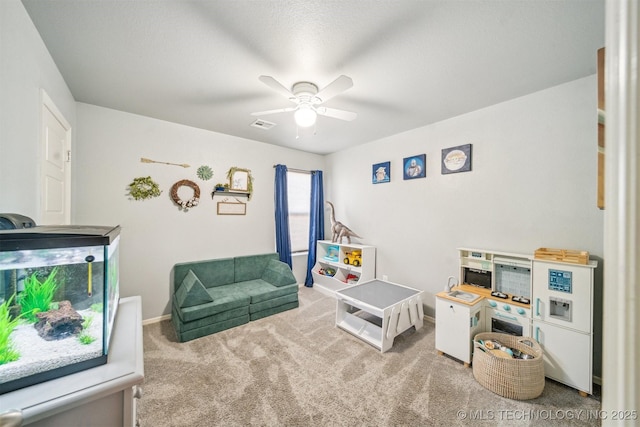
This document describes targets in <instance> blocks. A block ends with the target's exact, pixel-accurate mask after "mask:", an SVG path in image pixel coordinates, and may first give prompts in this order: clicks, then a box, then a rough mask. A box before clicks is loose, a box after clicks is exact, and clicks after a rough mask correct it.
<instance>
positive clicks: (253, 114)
mask: <svg viewBox="0 0 640 427" xmlns="http://www.w3.org/2000/svg"><path fill="white" fill-rule="evenodd" d="M294 110H297V107H287V108H278V109H277V110H267V111H258V112H255V113H251V115H252V116H266V115H267V114H275V113H288V112H289V111H294Z"/></svg>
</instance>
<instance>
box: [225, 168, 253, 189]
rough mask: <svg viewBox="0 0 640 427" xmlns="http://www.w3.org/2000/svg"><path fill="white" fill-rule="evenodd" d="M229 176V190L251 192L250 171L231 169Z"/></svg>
mask: <svg viewBox="0 0 640 427" xmlns="http://www.w3.org/2000/svg"><path fill="white" fill-rule="evenodd" d="M227 176H228V177H229V190H231V191H251V188H250V187H251V171H249V170H248V169H240V168H231V169H229V172H228V173H227Z"/></svg>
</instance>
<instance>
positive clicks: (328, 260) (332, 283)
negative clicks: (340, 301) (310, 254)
mask: <svg viewBox="0 0 640 427" xmlns="http://www.w3.org/2000/svg"><path fill="white" fill-rule="evenodd" d="M311 273H312V275H313V283H314V286H315V287H316V288H317V289H318V290H319V291H321V292H323V293H325V294H327V295H330V296H334V297H335V292H336V291H338V290H341V289H345V288H347V287H349V286H350V285H357V284H359V283H363V282H367V281H369V280H373V279H375V277H376V248H375V247H373V246H368V245H359V244H356V243H336V242H331V241H330V240H319V241H318V244H317V250H316V264H315V265H314V267H313V270H312V271H311Z"/></svg>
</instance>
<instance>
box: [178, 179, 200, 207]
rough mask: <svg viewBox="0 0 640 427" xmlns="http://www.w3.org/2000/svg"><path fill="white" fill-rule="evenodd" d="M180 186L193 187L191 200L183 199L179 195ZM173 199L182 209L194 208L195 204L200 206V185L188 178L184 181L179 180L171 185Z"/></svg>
mask: <svg viewBox="0 0 640 427" xmlns="http://www.w3.org/2000/svg"><path fill="white" fill-rule="evenodd" d="M180 187H189V188H191V189H193V197H192V198H190V199H189V200H181V199H180V196H178V189H179V188H180ZM171 199H172V200H173V202H174V203H175V204H176V205H178V206H180V207H181V208H182V209H187V208H192V207H194V206H198V202H200V187H198V184H196V183H195V182H193V181H189V180H188V179H183V180H182V181H178V182H176V183H175V184H173V186H172V187H171Z"/></svg>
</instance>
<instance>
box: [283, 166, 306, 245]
mask: <svg viewBox="0 0 640 427" xmlns="http://www.w3.org/2000/svg"><path fill="white" fill-rule="evenodd" d="M287 198H288V201H289V235H290V237H291V252H292V253H296V252H306V251H308V250H309V208H310V205H311V175H309V174H308V173H305V172H293V171H287Z"/></svg>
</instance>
